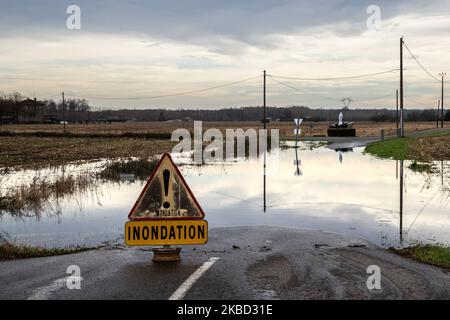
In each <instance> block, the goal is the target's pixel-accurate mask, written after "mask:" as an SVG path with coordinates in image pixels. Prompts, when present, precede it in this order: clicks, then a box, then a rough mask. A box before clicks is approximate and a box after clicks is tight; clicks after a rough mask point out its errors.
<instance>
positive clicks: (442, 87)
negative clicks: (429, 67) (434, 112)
mask: <svg viewBox="0 0 450 320" xmlns="http://www.w3.org/2000/svg"><path fill="white" fill-rule="evenodd" d="M446 74H447V73H445V72H441V73H439V75H440V76H441V77H442V81H441V128H443V127H444V76H445V75H446Z"/></svg>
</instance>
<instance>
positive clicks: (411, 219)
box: [0, 144, 450, 246]
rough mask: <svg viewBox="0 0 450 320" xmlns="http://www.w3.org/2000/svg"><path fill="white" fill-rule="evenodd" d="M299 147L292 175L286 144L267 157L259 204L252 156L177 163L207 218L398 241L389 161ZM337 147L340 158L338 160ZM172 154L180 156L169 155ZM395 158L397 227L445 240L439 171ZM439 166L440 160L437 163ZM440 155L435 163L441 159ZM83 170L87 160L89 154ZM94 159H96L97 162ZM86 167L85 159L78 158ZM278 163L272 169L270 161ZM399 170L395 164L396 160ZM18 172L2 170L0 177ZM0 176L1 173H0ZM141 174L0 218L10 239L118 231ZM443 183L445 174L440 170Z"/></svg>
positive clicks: (411, 236) (448, 217)
mask: <svg viewBox="0 0 450 320" xmlns="http://www.w3.org/2000/svg"><path fill="white" fill-rule="evenodd" d="M305 149H307V148H304V144H303V145H302V148H301V150H299V153H298V156H299V159H300V160H301V166H300V168H301V172H302V175H300V176H298V175H295V172H296V166H295V149H282V150H280V162H279V165H278V168H276V167H273V166H271V163H272V162H271V161H270V157H268V173H269V174H268V176H267V178H266V186H267V192H266V201H267V202H266V204H267V210H266V212H263V175H262V162H261V161H260V160H259V159H251V160H249V161H244V162H241V163H234V164H231V165H207V166H202V167H198V166H194V165H189V164H186V165H183V166H182V167H181V171H182V172H183V174H184V176H185V179H186V181H187V182H188V184H189V186H190V187H191V189H192V190H193V192H194V194H195V195H196V197H197V199H198V201H199V202H200V204H201V205H202V207H203V209H204V211H205V213H206V219H207V220H208V221H209V224H210V227H212V228H214V227H224V226H245V225H280V226H289V227H300V228H309V229H319V230H325V231H332V232H337V233H344V234H348V235H354V236H358V237H362V238H366V239H368V240H371V241H372V242H374V243H377V244H382V245H397V244H398V242H399V220H400V215H399V193H400V187H399V180H398V179H397V178H396V172H397V168H396V166H397V165H399V163H397V162H396V161H392V160H379V159H374V158H372V157H370V156H367V155H363V154H362V150H363V148H357V149H354V150H353V152H343V153H340V152H335V151H333V150H329V149H326V148H317V149H314V150H305ZM340 157H342V162H340ZM175 161H177V162H178V163H180V162H186V159H184V160H183V158H181V157H175ZM409 164H410V162H405V164H404V186H405V188H404V207H403V231H404V242H405V244H407V243H409V242H413V241H424V242H442V243H446V244H450V235H449V234H448V230H449V229H450V210H449V208H450V206H449V202H450V199H449V192H448V191H447V192H444V191H443V190H442V186H441V176H440V174H437V175H434V176H426V175H424V174H420V173H414V172H412V171H411V170H410V169H408V168H407V166H408V165H409ZM437 165H438V168H439V169H440V163H437ZM448 165H449V164H448V163H444V168H448ZM89 166H91V167H88V170H94V169H95V168H94V167H95V165H92V164H90V165H89ZM97 167H98V166H97ZM84 169H86V168H84ZM277 169H278V170H277ZM398 172H400V170H398ZM20 174H21V173H20V172H18V173H14V174H11V175H9V177H8V176H4V177H3V178H2V181H4V180H5V179H6V180H8V179H9V181H10V180H14V179H15V177H16V176H18V175H20ZM2 183H3V182H2ZM143 185H144V183H143V182H124V183H120V184H119V183H113V182H108V183H103V184H102V185H101V186H99V187H98V188H92V190H87V191H86V192H84V193H83V194H81V195H76V196H72V197H68V198H65V199H63V200H61V201H60V203H59V205H60V207H61V210H62V212H63V214H62V215H59V216H55V215H52V214H51V212H49V213H48V214H45V213H44V214H43V215H42V217H41V218H40V219H39V221H38V220H37V219H36V218H23V219H17V218H12V217H10V216H9V215H4V216H3V217H2V218H1V221H0V228H1V229H2V230H3V231H6V232H7V233H9V234H10V236H11V237H12V238H16V239H17V241H23V242H29V243H33V244H42V245H43V244H45V245H51V246H54V245H63V246H64V245H70V244H87V245H96V244H100V243H101V242H103V241H109V240H114V239H117V238H118V237H120V236H121V234H122V233H123V224H124V223H125V221H126V219H127V215H128V212H129V210H130V208H131V207H132V205H133V204H134V201H135V200H136V198H137V197H138V195H139V193H140V191H141V189H142V187H143ZM444 185H446V186H447V187H448V185H449V181H448V177H447V178H445V177H444Z"/></svg>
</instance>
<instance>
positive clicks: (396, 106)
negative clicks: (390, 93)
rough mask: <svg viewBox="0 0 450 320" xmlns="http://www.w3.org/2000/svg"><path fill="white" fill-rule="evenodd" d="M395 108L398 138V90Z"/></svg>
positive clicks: (396, 91)
mask: <svg viewBox="0 0 450 320" xmlns="http://www.w3.org/2000/svg"><path fill="white" fill-rule="evenodd" d="M395 108H396V113H395V121H396V122H397V136H398V89H397V90H395Z"/></svg>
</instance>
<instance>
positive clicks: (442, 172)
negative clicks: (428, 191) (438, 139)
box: [441, 160, 444, 186]
mask: <svg viewBox="0 0 450 320" xmlns="http://www.w3.org/2000/svg"><path fill="white" fill-rule="evenodd" d="M441 185H442V186H444V161H442V160H441Z"/></svg>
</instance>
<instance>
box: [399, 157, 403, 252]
mask: <svg viewBox="0 0 450 320" xmlns="http://www.w3.org/2000/svg"><path fill="white" fill-rule="evenodd" d="M399 227H400V228H399V229H400V245H403V160H400V226H399Z"/></svg>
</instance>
